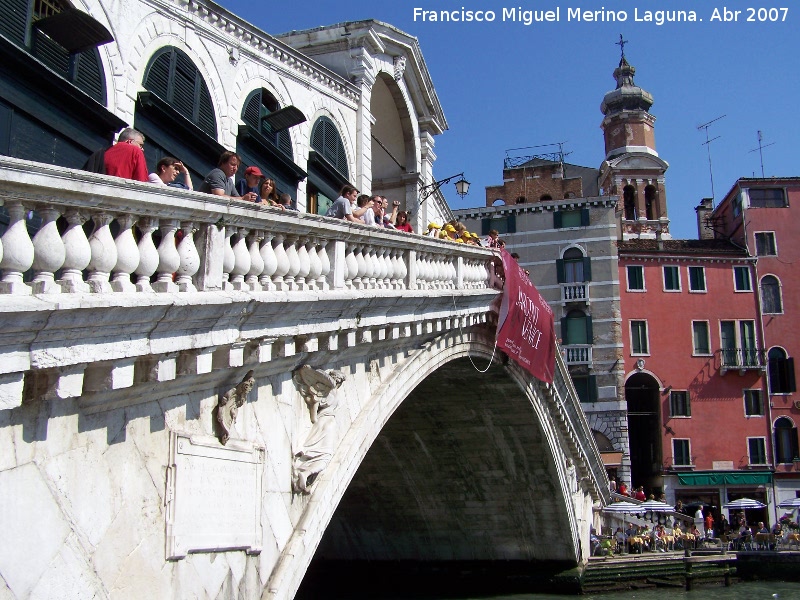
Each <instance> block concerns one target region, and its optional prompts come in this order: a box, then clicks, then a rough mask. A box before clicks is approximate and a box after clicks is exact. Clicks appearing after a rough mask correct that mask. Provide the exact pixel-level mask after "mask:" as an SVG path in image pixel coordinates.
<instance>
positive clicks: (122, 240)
mask: <svg viewBox="0 0 800 600" xmlns="http://www.w3.org/2000/svg"><path fill="white" fill-rule="evenodd" d="M135 222H136V217H135V216H134V215H131V214H123V215H120V216H119V217H117V224H118V225H119V233H118V234H117V238H116V239H115V240H114V245H115V246H116V247H117V264H116V265H114V273H113V274H112V276H111V289H113V290H114V291H115V292H135V291H136V286H135V285H134V284H133V282H132V281H131V273H133V272H134V271H135V270H136V269H137V268H138V267H139V262H140V260H141V257H140V256H139V247H138V246H137V245H136V238H135V237H133V224H134V223H135Z"/></svg>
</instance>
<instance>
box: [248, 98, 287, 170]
mask: <svg viewBox="0 0 800 600" xmlns="http://www.w3.org/2000/svg"><path fill="white" fill-rule="evenodd" d="M279 109H280V104H278V101H277V100H276V99H275V97H274V96H273V95H272V94H270V93H269V92H268V91H267V90H265V89H260V90H256V91H255V92H253V93H252V94H251V95H250V97H249V98H248V99H247V101H246V102H245V105H244V110H243V111H242V121H244V122H245V123H247V124H248V125H249V126H250V127H252V128H253V129H255V130H256V131H258V132H259V133H260V134H261V135H262V136H264V138H265V139H266V140H268V141H269V142H271V143H272V144H273V145H274V146H276V147H277V148H278V150H280V151H281V152H282V153H283V154H285V155H286V156H288V157H289V158H293V152H292V137H291V136H290V135H289V130H288V129H283V130H281V131H279V132H278V133H275V132H273V131H272V128H271V127H270V126H269V123H267V122H266V121H264V117H265V116H267V115H269V114H271V113H273V112H275V111H276V110H279Z"/></svg>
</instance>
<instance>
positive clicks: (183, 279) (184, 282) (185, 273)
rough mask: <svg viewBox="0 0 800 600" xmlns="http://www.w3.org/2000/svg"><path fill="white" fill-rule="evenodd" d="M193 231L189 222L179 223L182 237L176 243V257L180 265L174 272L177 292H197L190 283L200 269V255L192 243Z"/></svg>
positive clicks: (192, 224) (192, 225) (192, 226)
mask: <svg viewBox="0 0 800 600" xmlns="http://www.w3.org/2000/svg"><path fill="white" fill-rule="evenodd" d="M195 231H196V229H195V228H194V223H192V222H191V221H184V222H183V223H181V232H183V236H182V237H181V241H180V242H179V243H178V255H179V256H180V257H181V265H180V266H179V267H178V270H177V271H176V273H177V277H176V279H175V283H177V284H178V290H179V291H181V292H196V291H197V288H196V287H195V285H194V283H193V282H192V277H194V274H195V273H197V271H198V270H199V269H200V254H199V253H198V252H197V246H196V245H195V243H194V232H195Z"/></svg>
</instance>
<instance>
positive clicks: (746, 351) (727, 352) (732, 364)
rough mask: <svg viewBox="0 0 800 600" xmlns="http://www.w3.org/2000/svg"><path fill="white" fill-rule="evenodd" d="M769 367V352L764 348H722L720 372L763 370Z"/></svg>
mask: <svg viewBox="0 0 800 600" xmlns="http://www.w3.org/2000/svg"><path fill="white" fill-rule="evenodd" d="M766 365H767V352H766V350H764V349H763V348H722V349H721V350H720V372H721V373H722V374H723V375H724V374H725V373H727V372H728V371H731V370H738V371H740V372H744V371H749V370H759V371H760V370H763V369H765V368H766Z"/></svg>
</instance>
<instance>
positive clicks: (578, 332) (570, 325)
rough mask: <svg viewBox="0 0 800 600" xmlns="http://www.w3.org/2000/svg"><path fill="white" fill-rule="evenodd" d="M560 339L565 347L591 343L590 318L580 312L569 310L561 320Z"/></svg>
mask: <svg viewBox="0 0 800 600" xmlns="http://www.w3.org/2000/svg"><path fill="white" fill-rule="evenodd" d="M561 338H562V340H563V342H564V345H566V346H573V345H586V344H591V343H592V318H591V317H589V316H587V315H586V313H584V312H583V311H581V310H571V311H570V312H568V313H567V316H566V317H564V318H563V319H561Z"/></svg>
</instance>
